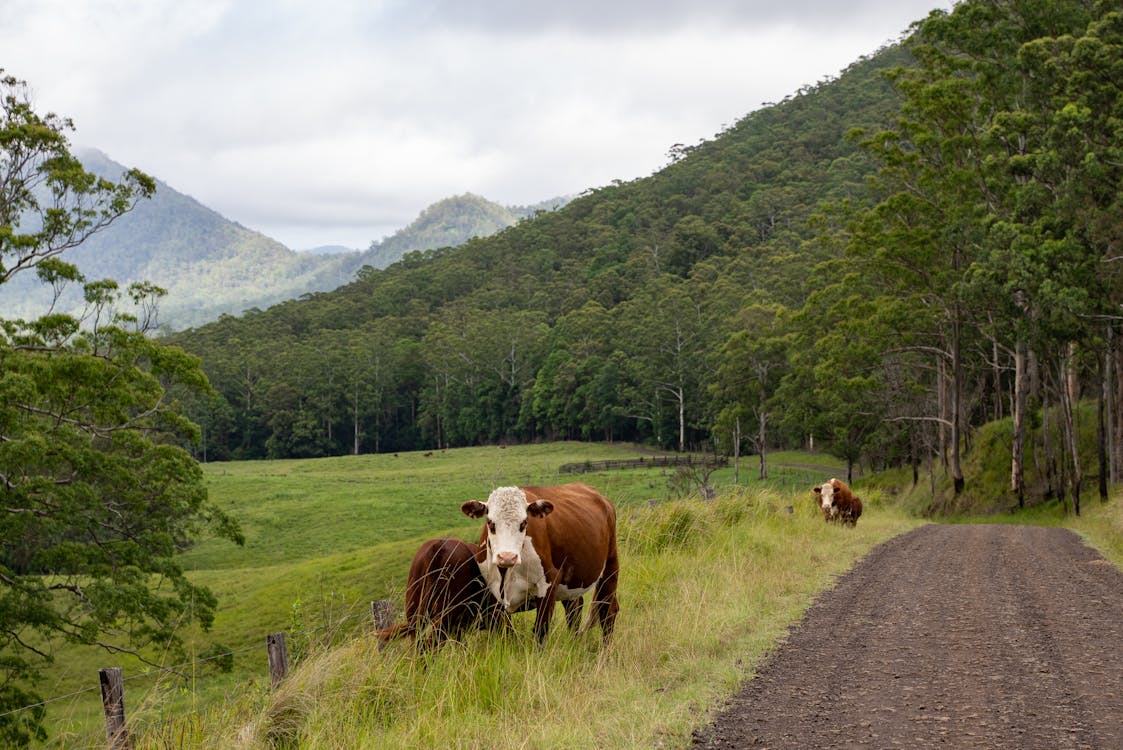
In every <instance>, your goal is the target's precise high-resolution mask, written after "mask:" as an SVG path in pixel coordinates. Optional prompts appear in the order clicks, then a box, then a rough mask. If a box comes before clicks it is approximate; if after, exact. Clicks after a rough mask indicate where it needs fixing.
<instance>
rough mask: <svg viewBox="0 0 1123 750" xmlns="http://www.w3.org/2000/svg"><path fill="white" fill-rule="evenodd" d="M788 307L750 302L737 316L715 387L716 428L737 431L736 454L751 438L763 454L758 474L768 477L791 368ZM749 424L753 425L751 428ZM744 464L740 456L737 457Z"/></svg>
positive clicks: (734, 433)
mask: <svg viewBox="0 0 1123 750" xmlns="http://www.w3.org/2000/svg"><path fill="white" fill-rule="evenodd" d="M785 318H786V310H785V309H784V308H783V307H782V306H780V305H776V304H772V305H760V304H758V305H750V306H749V307H746V308H745V309H744V310H742V311H741V312H740V313H739V314H738V315H737V317H736V319H735V322H734V325H735V328H736V331H735V332H734V333H733V335H732V336H730V337H729V339H728V340H727V341H726V342H725V344H724V346H723V347H722V349H721V352H720V355H719V356H720V365H719V366H718V368H717V372H716V375H715V377H714V380H713V382H711V384H710V388H709V390H710V393H711V394H713V395H714V396H715V397H716V399H717V403H718V404H719V410H718V413H717V415H716V417H715V420H714V421H715V430H720V431H721V432H722V433H723V434H728V435H731V436H732V439H731V441H730V443H731V445H732V447H733V452H734V456H735V457H737V458H739V457H740V445H741V442H742V440H743V439H744V437H745V436H746V435H747V438H748V440H749V442H750V444H751V445H752V447H753V449H754V450H755V451H756V453H757V455H758V456H759V457H760V463H759V472H758V476H759V478H760V479H762V480H763V479H767V477H768V465H767V459H766V456H767V453H768V441H769V427H770V426H771V422H772V418H773V413H774V411H775V410H777V409H778V408H779V404H778V403H777V402H776V401H775V400H774V399H773V396H774V395H775V393H776V389H777V388H778V387H779V384H780V380H781V379H782V378H783V376H784V374H785V373H786V371H787V368H788V356H787V353H788V345H789V335H788V332H787V330H786V329H785ZM745 430H748V432H747V433H746V432H745ZM735 469H736V470H739V461H738V462H736V466H735Z"/></svg>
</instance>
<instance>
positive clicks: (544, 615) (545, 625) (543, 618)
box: [534, 571, 561, 643]
mask: <svg viewBox="0 0 1123 750" xmlns="http://www.w3.org/2000/svg"><path fill="white" fill-rule="evenodd" d="M546 578H547V580H549V581H550V585H549V586H547V587H546V595H545V596H543V597H540V598H539V599H538V603H537V605H536V606H537V612H536V613H535V616H534V635H535V636H536V637H537V638H538V642H539V643H543V642H545V640H546V635H547V634H548V633H549V632H550V618H551V617H553V616H554V604H556V603H557V595H558V582H559V581H560V580H561V575H560V574H559V573H558V572H557V571H554V573H553V575H550V574H549V573H547V574H546Z"/></svg>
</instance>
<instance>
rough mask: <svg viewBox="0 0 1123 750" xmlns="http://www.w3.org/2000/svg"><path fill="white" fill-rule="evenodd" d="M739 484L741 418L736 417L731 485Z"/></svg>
mask: <svg viewBox="0 0 1123 750" xmlns="http://www.w3.org/2000/svg"><path fill="white" fill-rule="evenodd" d="M740 484H741V418H740V417H737V418H736V421H735V422H734V426H733V485H734V486H735V487H736V486H740Z"/></svg>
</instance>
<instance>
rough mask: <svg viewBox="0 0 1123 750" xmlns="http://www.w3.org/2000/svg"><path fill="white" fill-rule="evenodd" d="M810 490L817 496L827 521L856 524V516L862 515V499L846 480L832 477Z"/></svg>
mask: <svg viewBox="0 0 1123 750" xmlns="http://www.w3.org/2000/svg"><path fill="white" fill-rule="evenodd" d="M811 492H812V493H814V495H815V496H816V498H818V502H819V509H820V510H822V511H823V519H824V520H826V521H827V522H828V523H830V522H841V523H843V524H846V525H849V526H857V524H858V516H860V515H862V499H861V498H860V497H858V496H857V495H855V494H854V493H853V492H852V491H851V490H850V487H849V486H848V485H847V484H846V482H843V481H842V480H841V479H836V478H833V477H832V478H831V480H830V481H829V482H824V483H823V484H822V485H820V486H819V487H813V488H812V489H811Z"/></svg>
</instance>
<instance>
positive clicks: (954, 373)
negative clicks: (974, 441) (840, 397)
mask: <svg viewBox="0 0 1123 750" xmlns="http://www.w3.org/2000/svg"><path fill="white" fill-rule="evenodd" d="M959 327H960V323H959V317H958V311H957V312H956V319H955V320H954V321H953V322H952V327H951V328H952V341H951V479H952V484H953V486H954V488H955V494H956V495H957V496H958V495H959V494H960V493H961V492H963V486H964V482H963V466H962V465H961V464H960V450H961V448H962V444H963V389H964V386H963V359H962V356H961V353H960V340H959Z"/></svg>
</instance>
